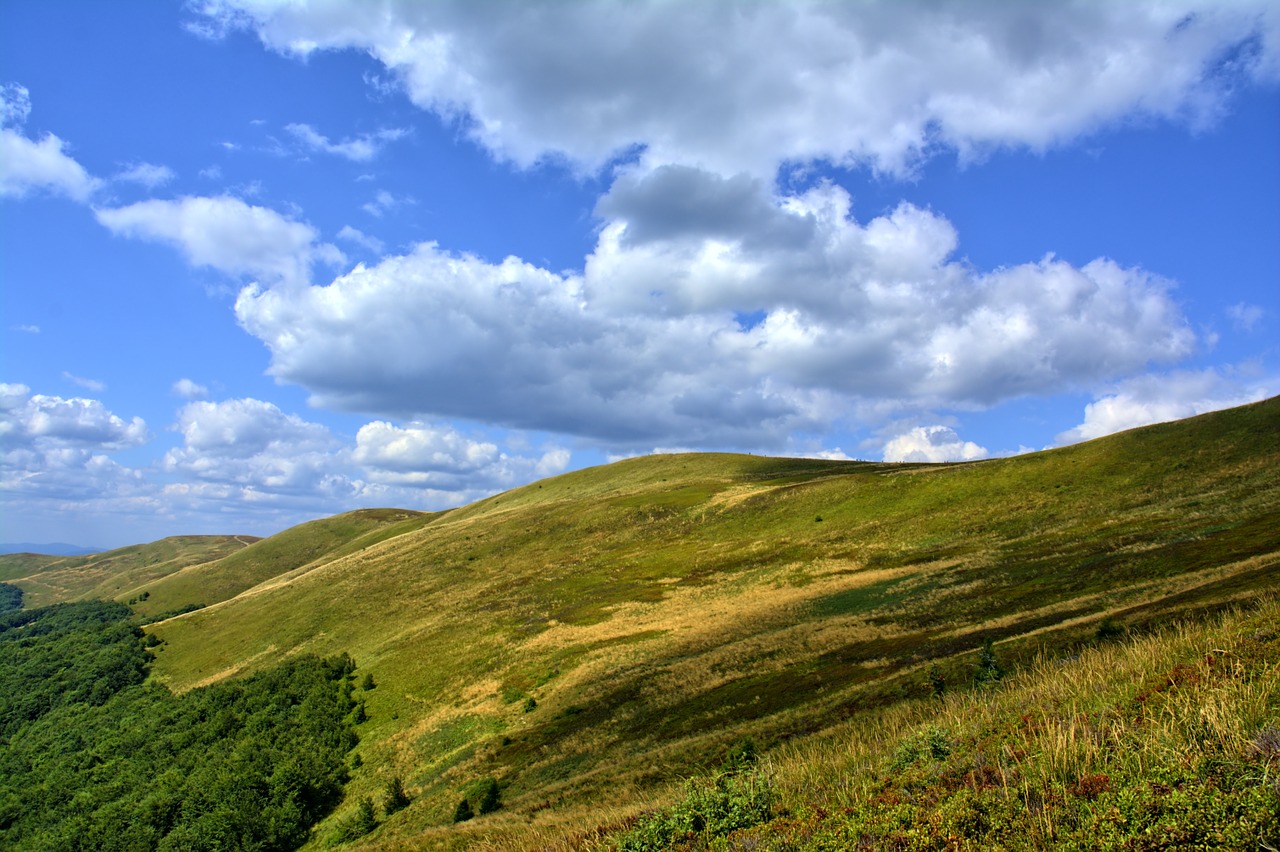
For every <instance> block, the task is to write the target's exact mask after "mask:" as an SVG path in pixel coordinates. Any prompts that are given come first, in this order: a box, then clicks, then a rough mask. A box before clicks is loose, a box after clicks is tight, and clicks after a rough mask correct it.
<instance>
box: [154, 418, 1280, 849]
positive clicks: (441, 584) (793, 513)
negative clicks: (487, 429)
mask: <svg viewBox="0 0 1280 852" xmlns="http://www.w3.org/2000/svg"><path fill="white" fill-rule="evenodd" d="M1278 438H1280V400H1268V401H1266V402H1263V403H1259V404H1256V405H1253V406H1247V407H1244V408H1241V409H1235V410H1232V411H1228V412H1219V413H1215V414H1210V415H1205V416H1202V417H1199V418H1194V419H1192V420H1188V421H1182V422H1179V423H1173V424H1165V425H1161V426H1155V427H1150V428H1146V429H1142V430H1135V431H1133V432H1129V433H1125V434H1121V435H1115V436H1112V437H1109V438H1105V439H1100V440H1097V441H1093V442H1089V443H1086V444H1081V445H1077V446H1073V447H1068V448H1064V449H1060V450H1055V451H1051V452H1045V453H1037V454H1033V455H1027V456H1021V457H1017V458H1011V459H996V460H990V461H983V462H975V463H967V464H956V465H884V464H867V463H858V462H831V461H814V460H795V459H769V458H758V457H752V456H735V455H718V454H690V455H676V456H652V457H645V458H637V459H631V460H627V461H623V462H619V463H616V464H613V465H609V466H606V467H601V468H595V469H590V470H585V471H577V472H574V473H570V474H565V475H563V476H560V477H556V478H553V479H550V480H545V481H543V482H539V483H535V484H532V485H529V486H525V487H523V488H520V489H516V490H514V491H511V492H507V493H505V494H501V495H498V496H496V497H493V498H490V499H488V500H484V501H481V502H479V503H476V504H473V505H471V506H468V507H465V508H462V509H459V510H455V511H452V512H449V513H446V514H444V515H440V516H432V517H429V518H419V519H415V520H413V521H412V522H405V523H406V524H408V526H407V527H405V528H403V529H399V530H397V534H394V535H390V536H388V537H382V539H381V540H379V541H374V540H370V541H369V542H368V545H367V546H361V547H359V548H356V547H347V548H346V549H345V550H344V551H343V552H342V553H341V554H336V555H334V556H333V558H326V559H324V560H321V561H319V562H317V563H314V564H312V565H311V566H310V567H309V568H308V569H307V570H305V571H301V570H299V571H294V572H292V573H278V574H276V575H274V579H272V580H270V581H269V582H267V583H265V584H263V585H260V586H258V587H256V588H253V589H251V590H249V591H248V592H247V593H244V594H240V595H239V596H237V597H234V598H230V599H227V600H225V602H224V603H222V604H221V605H220V606H217V607H211V608H209V609H206V610H202V611H200V612H195V613H191V614H188V615H185V616H182V617H180V618H175V619H171V620H169V621H165V622H163V623H160V624H157V625H154V626H153V627H152V628H151V629H152V630H153V631H154V633H155V634H156V635H157V636H158V637H159V638H161V639H163V640H164V641H165V643H166V644H165V645H164V646H163V647H162V649H161V650H160V652H159V659H158V662H157V665H156V669H155V676H156V678H157V679H158V680H160V681H161V682H165V683H167V684H169V685H171V686H172V687H174V688H177V689H184V688H187V687H190V686H194V685H196V684H201V683H207V682H212V681H215V680H218V679H221V678H225V677H228V676H231V675H234V674H238V673H240V672H245V671H249V670H253V669H255V668H258V667H261V666H265V665H268V664H271V663H274V662H276V661H279V660H280V659H282V658H286V657H288V656H290V655H292V654H296V653H299V652H304V651H305V652H314V653H319V654H333V653H338V652H344V651H345V652H349V653H351V654H352V655H354V656H355V657H356V659H357V661H358V663H359V665H360V667H361V670H362V671H370V672H372V673H373V675H374V676H375V678H376V681H377V684H378V685H377V688H376V689H374V690H372V691H371V692H369V693H368V694H367V696H366V699H365V700H366V709H367V712H368V715H369V720H368V721H367V722H365V723H364V724H362V726H361V737H362V744H361V746H360V749H359V752H360V756H361V758H362V762H363V765H362V767H361V768H360V769H359V770H358V771H357V772H356V773H355V778H354V780H353V782H352V784H351V787H350V790H349V796H348V801H349V802H352V803H354V802H355V801H357V800H358V799H359V797H361V796H366V795H368V796H374V795H377V794H378V791H380V790H381V789H382V788H383V787H384V786H385V784H386V783H387V782H388V781H389V780H390V779H391V777H392V776H393V775H399V776H401V777H403V778H404V780H405V782H406V784H407V786H408V787H409V789H410V791H411V793H412V794H413V795H414V796H415V801H414V803H413V804H412V805H411V806H410V807H409V808H407V809H405V810H403V811H401V812H399V813H397V814H396V815H395V816H394V817H393V818H391V819H388V820H387V821H386V822H385V824H384V825H382V826H381V827H380V828H379V829H378V830H377V831H376V832H374V833H373V834H371V835H370V836H369V837H368V838H367V841H368V843H370V844H372V845H373V846H375V847H381V848H388V849H390V848H409V846H415V847H416V846H420V845H428V846H430V845H440V846H444V847H450V846H458V847H461V846H467V845H470V844H473V843H475V842H476V841H477V840H478V839H479V838H480V837H486V838H488V840H487V841H486V842H494V843H498V842H500V841H501V838H502V837H503V836H504V835H506V834H510V835H511V836H512V837H515V836H516V835H517V834H518V833H519V832H523V831H527V830H528V826H534V827H536V828H537V829H538V830H539V831H545V832H550V833H552V834H554V833H555V832H556V831H559V830H561V829H563V830H565V831H581V830H582V829H583V828H584V826H586V827H588V828H589V827H590V826H591V825H594V824H597V823H598V822H600V821H607V820H608V819H612V818H613V817H615V816H616V815H617V812H616V811H615V812H611V813H606V812H604V811H602V810H601V807H602V806H603V805H604V804H605V803H610V804H614V805H616V804H617V803H619V802H622V803H626V802H631V803H632V804H633V806H634V807H639V805H640V803H644V802H648V801H650V800H651V797H652V796H653V795H654V792H653V791H654V790H655V789H661V787H660V785H661V784H663V783H664V782H666V781H668V780H670V779H672V778H677V777H681V776H683V775H686V774H688V773H689V772H690V771H692V770H693V769H694V768H696V767H697V766H699V765H702V764H706V763H710V762H713V761H715V760H716V759H718V758H719V756H720V755H721V754H722V753H723V752H724V751H725V749H726V748H727V747H728V746H729V745H730V744H731V743H733V742H736V741H738V740H740V739H742V738H743V737H747V736H750V737H751V738H753V739H754V740H755V741H756V742H757V743H759V744H760V745H761V746H769V745H771V744H774V743H779V742H782V741H795V740H796V739H797V738H800V737H803V736H804V735H807V734H810V733H813V732H817V731H820V730H823V729H825V728H828V727H829V726H831V725H833V724H838V723H839V722H840V721H841V720H842V719H846V718H849V717H851V716H853V715H854V714H857V713H859V712H862V711H864V710H866V709H867V708H874V707H878V706H883V705H887V704H892V703H894V702H898V701H901V700H902V699H904V698H910V697H913V696H920V695H926V694H927V693H928V689H929V686H928V681H927V678H926V677H925V671H926V669H927V667H928V666H929V665H931V664H936V665H937V666H938V667H939V672H940V673H941V674H942V675H943V676H945V677H946V678H947V679H948V680H950V681H951V682H961V681H964V680H966V679H967V678H968V673H969V672H970V670H971V661H972V655H973V652H974V650H975V649H976V648H977V647H978V646H979V645H981V643H982V641H983V639H984V638H990V639H992V640H995V643H996V644H995V648H996V651H997V653H998V654H999V655H1000V658H1001V659H1002V661H1003V662H1004V664H1005V665H1006V666H1007V667H1010V668H1017V667H1018V666H1019V665H1021V664H1023V663H1025V662H1027V661H1029V660H1031V659H1032V658H1034V657H1035V656H1036V655H1037V654H1038V653H1042V652H1049V653H1055V652H1065V651H1068V650H1070V649H1074V648H1077V647H1079V646H1080V645H1081V644H1082V643H1084V642H1086V641H1087V640H1090V639H1091V638H1092V637H1093V635H1094V634H1095V632H1096V631H1097V628H1098V625H1099V623H1100V621H1101V620H1102V619H1103V618H1104V617H1107V618H1109V619H1111V622H1109V623H1114V624H1116V625H1120V626H1123V627H1127V628H1129V629H1131V630H1135V631H1142V630H1145V629H1148V628H1151V627H1153V626H1157V625H1160V624H1162V623H1163V622H1165V621H1167V620H1168V619H1170V618H1173V617H1182V616H1190V615H1196V614H1198V613H1206V612H1210V611H1213V610H1216V609H1220V608H1222V607H1223V606H1226V605H1229V604H1230V603H1232V602H1238V601H1242V600H1251V599H1253V598H1255V597H1256V596H1257V595H1258V594H1259V592H1260V590H1264V589H1269V588H1274V587H1275V585H1276V579H1277V571H1278V568H1280V481H1278V477H1277V474H1276V471H1277V470H1280V440H1278ZM271 541H272V539H268V540H266V541H264V542H262V543H261V544H262V545H268V544H270V542H271ZM257 546H261V545H257ZM248 550H249V549H246V551H245V552H246V553H247V552H248ZM162 582H169V581H162ZM530 699H532V700H530ZM487 777H492V778H495V779H496V780H497V781H498V782H499V786H500V788H501V791H502V797H503V801H504V802H505V807H504V809H503V810H502V811H500V812H499V813H498V814H495V815H493V816H490V817H484V818H481V819H478V820H475V821H473V822H469V823H465V824H462V825H461V826H457V827H455V826H453V825H452V824H451V822H452V814H453V810H454V805H456V803H457V801H458V799H459V797H460V796H462V795H464V794H465V793H466V792H467V791H468V790H469V789H472V788H473V787H474V785H475V784H476V783H477V782H478V781H479V780H480V779H483V778H487ZM352 806H354V805H352ZM619 807H622V810H623V811H625V810H626V806H625V805H623V806H619ZM343 815H344V812H340V813H339V814H338V815H337V816H335V817H334V820H340V819H342V818H343ZM325 830H326V829H323V828H322V831H321V836H322V837H323V836H324V831H325ZM399 844H408V845H407V846H402V845H399Z"/></svg>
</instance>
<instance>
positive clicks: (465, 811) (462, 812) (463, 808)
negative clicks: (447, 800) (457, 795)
mask: <svg viewBox="0 0 1280 852" xmlns="http://www.w3.org/2000/svg"><path fill="white" fill-rule="evenodd" d="M474 816H475V812H474V811H472V810H471V803H470V802H468V801H467V800H466V799H463V800H462V801H461V802H458V807H457V808H455V809H454V811H453V821H454V822H466V821H467V820H469V819H471V818H472V817H474Z"/></svg>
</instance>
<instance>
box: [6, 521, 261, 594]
mask: <svg viewBox="0 0 1280 852" xmlns="http://www.w3.org/2000/svg"><path fill="white" fill-rule="evenodd" d="M256 541H258V539H257V538H256V537H254V536H232V535H183V536H171V537H170V538H164V539H161V540H159V541H153V542H151V543H150V544H135V545H131V546H129V547H120V548H116V549H115V550H108V551H105V552H103V553H93V554H90V555H88V556H46V555H42V554H33V553H15V554H8V555H3V556H0V582H6V583H12V584H13V585H15V586H18V587H19V588H21V589H22V590H23V592H24V594H25V596H26V605H27V607H28V608H34V607H38V606H44V605H46V604H51V603H58V602H61V601H73V600H88V599H90V598H101V599H104V600H106V599H120V600H124V599H126V598H133V597H136V596H137V595H138V593H139V590H140V589H141V588H142V587H144V586H145V585H146V584H148V583H150V582H152V581H154V580H156V579H159V578H161V577H165V576H168V575H170V574H172V573H174V572H175V571H180V570H182V569H183V568H185V567H187V566H190V565H198V564H201V563H204V562H213V561H216V560H219V559H222V558H223V557H225V556H228V555H230V554H233V553H236V552H238V551H240V550H243V549H245V548H246V547H248V546H249V545H251V544H253V543H254V542H256Z"/></svg>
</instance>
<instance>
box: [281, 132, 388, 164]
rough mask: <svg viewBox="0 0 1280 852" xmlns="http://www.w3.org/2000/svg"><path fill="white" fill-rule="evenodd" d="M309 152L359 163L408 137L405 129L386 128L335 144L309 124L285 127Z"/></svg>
mask: <svg viewBox="0 0 1280 852" xmlns="http://www.w3.org/2000/svg"><path fill="white" fill-rule="evenodd" d="M285 130H288V131H289V133H291V134H292V135H293V137H294V138H295V139H297V140H298V142H300V143H301V144H302V145H303V146H304V147H305V148H307V150H310V151H318V152H320V153H324V154H333V155H335V156H339V157H345V158H346V159H348V160H352V161H355V162H357V163H363V162H366V161H368V160H372V159H373V158H374V157H376V156H377V155H378V152H379V151H381V150H382V148H383V146H385V145H386V144H387V143H388V142H394V141H396V140H397V139H401V138H403V137H404V136H406V135H408V133H409V131H407V130H404V129H403V128H384V129H382V130H379V131H377V132H376V133H365V134H362V135H360V136H357V137H355V138H354V139H344V140H343V141H341V142H334V141H332V140H330V139H329V138H328V137H326V136H324V135H323V134H321V133H320V132H319V131H317V130H316V129H315V128H314V127H312V126H311V125H309V124H290V125H288V126H287V127H285Z"/></svg>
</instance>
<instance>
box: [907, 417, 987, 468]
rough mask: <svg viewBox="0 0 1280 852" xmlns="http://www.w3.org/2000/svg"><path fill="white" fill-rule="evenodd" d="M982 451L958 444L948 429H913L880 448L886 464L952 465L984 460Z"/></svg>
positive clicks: (954, 434)
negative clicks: (959, 462) (940, 463)
mask: <svg viewBox="0 0 1280 852" xmlns="http://www.w3.org/2000/svg"><path fill="white" fill-rule="evenodd" d="M987 455H988V453H987V450H986V448H984V447H980V446H978V445H977V444H975V443H974V442H973V441H964V440H961V438H960V436H959V435H957V434H956V433H955V430H954V429H952V428H951V427H949V426H917V427H915V428H914V429H911V430H910V431H909V432H906V433H904V434H902V435H898V436H897V437H895V438H893V439H892V440H890V441H889V442H888V443H886V444H885V445H884V460H885V461H887V462H956V461H973V460H974V459H982V458H986V457H987Z"/></svg>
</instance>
